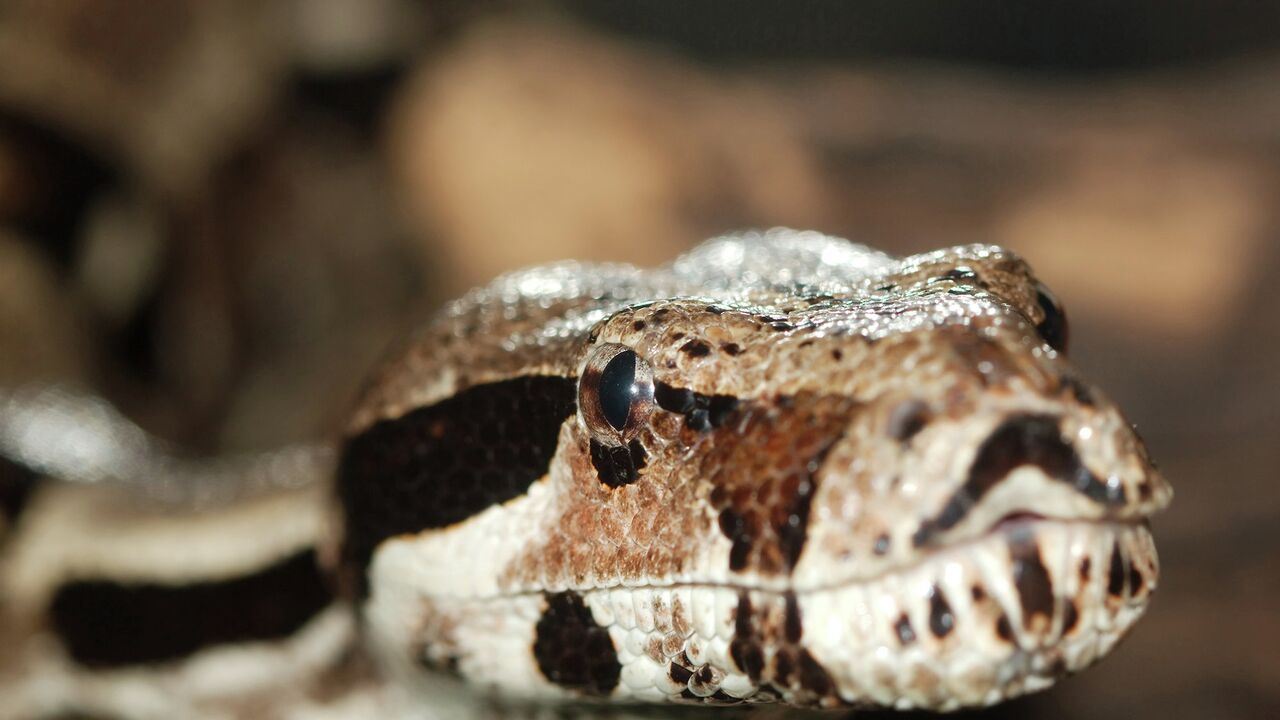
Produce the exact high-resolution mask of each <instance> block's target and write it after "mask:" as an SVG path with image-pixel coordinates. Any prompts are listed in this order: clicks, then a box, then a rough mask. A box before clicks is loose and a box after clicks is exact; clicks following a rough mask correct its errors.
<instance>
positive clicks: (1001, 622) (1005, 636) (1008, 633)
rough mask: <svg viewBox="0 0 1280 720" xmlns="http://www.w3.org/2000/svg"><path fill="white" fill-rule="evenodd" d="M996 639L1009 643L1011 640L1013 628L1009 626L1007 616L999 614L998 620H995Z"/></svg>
mask: <svg viewBox="0 0 1280 720" xmlns="http://www.w3.org/2000/svg"><path fill="white" fill-rule="evenodd" d="M996 637H998V638H1000V639H1001V640H1004V641H1005V642H1010V641H1012V640H1013V627H1012V626H1010V625H1009V616H1008V615H1005V614H1004V613H1000V617H999V619H997V620H996Z"/></svg>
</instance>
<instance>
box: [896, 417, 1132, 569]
mask: <svg viewBox="0 0 1280 720" xmlns="http://www.w3.org/2000/svg"><path fill="white" fill-rule="evenodd" d="M1027 465H1029V466H1034V467H1038V468H1040V470H1041V471H1042V472H1044V474H1045V475H1047V476H1048V477H1050V478H1052V479H1054V480H1058V481H1060V482H1064V483H1066V484H1068V485H1070V486H1071V487H1072V488H1074V489H1075V490H1076V491H1077V492H1079V493H1080V494H1082V495H1084V496H1085V497H1087V498H1089V499H1090V500H1093V501H1094V502H1097V503H1101V504H1104V505H1111V506H1117V505H1122V504H1124V501H1125V493H1124V487H1123V486H1121V485H1116V486H1114V487H1108V486H1107V484H1106V483H1103V482H1102V481H1101V480H1099V479H1098V477H1097V476H1096V475H1094V474H1093V472H1092V471H1090V470H1089V468H1087V467H1085V465H1084V462H1083V461H1081V460H1080V456H1079V455H1078V454H1077V453H1076V450H1075V448H1074V447H1073V446H1072V445H1071V443H1069V442H1066V441H1065V440H1063V439H1062V432H1061V430H1060V429H1059V427H1058V418H1056V417H1054V416H1052V415H1014V416H1012V417H1010V418H1009V419H1007V420H1005V421H1004V422H1003V423H1001V424H1000V426H999V427H997V428H996V429H995V431H993V432H992V433H991V435H989V436H988V437H987V439H986V440H985V441H984V442H983V443H982V446H981V447H979V448H978V453H977V455H976V457H975V458H974V461H973V465H972V466H971V467H970V468H969V477H968V479H967V480H965V483H964V485H963V486H962V487H961V488H960V489H959V490H957V491H956V493H955V495H953V496H952V497H951V499H950V500H949V501H948V502H947V504H946V505H945V506H944V507H943V508H942V511H941V512H939V513H938V515H937V516H936V517H934V518H930V519H928V520H925V521H924V522H923V523H921V525H920V529H919V530H917V531H916V533H915V535H914V536H913V538H912V541H913V542H914V543H915V545H916V546H917V547H919V546H921V545H924V544H926V543H929V542H931V541H933V539H934V538H935V537H936V536H937V535H938V534H939V533H942V532H945V531H947V530H950V529H951V528H953V527H955V526H956V525H957V524H959V523H960V521H961V520H963V519H964V518H965V516H967V515H968V514H969V510H970V509H972V508H973V506H974V505H976V504H977V503H978V501H979V500H981V499H982V497H983V496H984V495H986V494H987V492H988V491H990V490H991V489H992V488H993V487H995V486H996V485H997V484H998V483H999V482H1000V481H1001V480H1003V479H1004V478H1005V477H1006V476H1008V475H1009V473H1010V472H1012V471H1013V470H1014V469H1015V468H1019V467H1023V466H1027Z"/></svg>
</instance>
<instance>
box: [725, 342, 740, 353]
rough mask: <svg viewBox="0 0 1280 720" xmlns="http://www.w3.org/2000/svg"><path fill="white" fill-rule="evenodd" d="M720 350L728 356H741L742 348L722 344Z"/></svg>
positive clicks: (735, 344)
mask: <svg viewBox="0 0 1280 720" xmlns="http://www.w3.org/2000/svg"><path fill="white" fill-rule="evenodd" d="M720 349H721V350H723V351H725V352H726V353H728V354H729V355H741V354H742V346H741V345H739V344H738V343H724V344H723V345H721V346H720Z"/></svg>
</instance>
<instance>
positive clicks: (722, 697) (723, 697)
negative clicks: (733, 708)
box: [711, 690, 743, 705]
mask: <svg viewBox="0 0 1280 720" xmlns="http://www.w3.org/2000/svg"><path fill="white" fill-rule="evenodd" d="M711 699H712V700H714V701H716V702H719V703H725V704H727V705H737V704H738V703H741V702H743V700H742V699H741V698H736V697H734V696H732V695H730V694H729V693H727V692H725V691H723V690H716V691H715V692H713V693H711Z"/></svg>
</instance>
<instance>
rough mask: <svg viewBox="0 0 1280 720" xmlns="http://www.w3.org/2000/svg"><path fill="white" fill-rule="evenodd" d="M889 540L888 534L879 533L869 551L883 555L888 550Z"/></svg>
mask: <svg viewBox="0 0 1280 720" xmlns="http://www.w3.org/2000/svg"><path fill="white" fill-rule="evenodd" d="M889 542H890V541H889V534H888V533H880V536H879V537H877V538H876V544H875V545H874V546H873V547H872V548H871V551H872V552H874V553H875V554H876V555H884V554H886V553H888V552H889Z"/></svg>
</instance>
